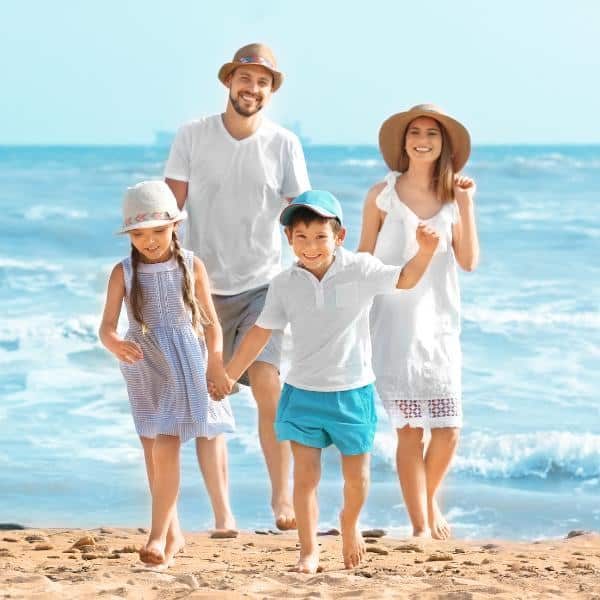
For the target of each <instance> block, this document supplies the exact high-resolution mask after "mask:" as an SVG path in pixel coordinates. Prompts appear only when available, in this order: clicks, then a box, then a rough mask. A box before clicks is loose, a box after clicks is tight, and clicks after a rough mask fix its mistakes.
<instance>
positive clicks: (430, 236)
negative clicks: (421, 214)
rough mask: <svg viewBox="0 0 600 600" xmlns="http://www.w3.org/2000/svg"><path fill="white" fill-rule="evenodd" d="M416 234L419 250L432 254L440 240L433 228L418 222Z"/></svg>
mask: <svg viewBox="0 0 600 600" xmlns="http://www.w3.org/2000/svg"><path fill="white" fill-rule="evenodd" d="M416 236H417V244H419V251H420V252H423V253H424V254H433V253H434V252H435V249H436V248H437V247H438V244H439V242H440V236H439V235H438V233H437V232H436V231H435V229H432V228H431V227H428V226H427V225H425V224H424V223H419V226H418V227H417V234H416Z"/></svg>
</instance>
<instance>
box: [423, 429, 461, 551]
mask: <svg viewBox="0 0 600 600" xmlns="http://www.w3.org/2000/svg"><path fill="white" fill-rule="evenodd" d="M459 431H460V430H459V429H458V428H457V427H440V428H439V429H438V428H436V429H432V430H431V441H430V442H429V446H428V447H427V453H426V454H425V473H426V476H427V513H428V519H429V526H430V527H431V535H432V537H434V538H436V539H438V540H445V539H447V538H449V537H450V527H449V526H448V523H447V522H446V519H445V518H444V515H443V514H442V512H441V510H440V508H439V506H438V503H437V499H436V494H437V491H438V489H439V487H440V485H441V483H442V481H443V479H444V476H445V475H446V473H447V471H448V467H449V466H450V462H451V461H452V458H453V457H454V453H455V452H456V447H457V446H458V439H459Z"/></svg>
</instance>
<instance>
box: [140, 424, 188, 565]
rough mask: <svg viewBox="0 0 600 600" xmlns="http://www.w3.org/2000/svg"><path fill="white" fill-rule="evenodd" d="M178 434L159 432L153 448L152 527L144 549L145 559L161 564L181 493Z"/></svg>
mask: <svg viewBox="0 0 600 600" xmlns="http://www.w3.org/2000/svg"><path fill="white" fill-rule="evenodd" d="M180 447H181V441H180V439H179V438H178V437H176V436H171V435H159V436H157V437H156V440H154V445H153V447H152V463H153V483H152V528H151V530H150V536H149V538H148V543H147V544H146V546H145V547H144V548H142V550H140V558H141V560H142V561H143V562H146V563H153V564H160V563H165V561H166V559H167V553H166V543H167V534H168V531H169V528H170V526H171V522H172V519H173V516H174V514H175V511H176V508H177V496H178V494H179V450H180Z"/></svg>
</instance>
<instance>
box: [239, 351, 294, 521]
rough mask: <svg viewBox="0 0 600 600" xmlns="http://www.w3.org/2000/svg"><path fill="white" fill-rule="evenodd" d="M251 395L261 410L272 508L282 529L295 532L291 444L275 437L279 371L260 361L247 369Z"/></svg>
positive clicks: (260, 436) (261, 443)
mask: <svg viewBox="0 0 600 600" xmlns="http://www.w3.org/2000/svg"><path fill="white" fill-rule="evenodd" d="M248 377H249V379H250V387H251V388H252V395H253V396H254V399H255V401H256V405H257V408H258V435H259V438H260V445H261V447H262V451H263V454H264V455H265V462H266V464H267V470H268V472H269V477H270V479H271V506H272V508H273V514H274V515H275V523H276V525H277V527H278V528H279V529H295V528H296V519H295V517H294V509H293V505H292V499H291V495H290V491H289V481H288V479H289V472H290V458H291V452H290V444H289V442H278V441H277V438H276V436H275V429H274V426H273V424H274V423H275V415H276V413H277V404H278V402H279V397H280V395H281V384H280V381H279V373H278V371H277V369H276V368H275V367H274V366H273V365H271V364H269V363H266V362H262V361H257V362H255V363H254V364H253V365H252V366H250V368H249V369H248Z"/></svg>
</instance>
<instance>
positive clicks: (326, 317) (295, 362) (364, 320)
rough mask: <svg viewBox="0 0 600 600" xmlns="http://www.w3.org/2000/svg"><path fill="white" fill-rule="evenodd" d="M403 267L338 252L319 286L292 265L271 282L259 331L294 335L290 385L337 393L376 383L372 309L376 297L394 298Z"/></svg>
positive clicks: (308, 274)
mask: <svg viewBox="0 0 600 600" xmlns="http://www.w3.org/2000/svg"><path fill="white" fill-rule="evenodd" d="M401 270H402V267H396V266H388V265H384V264H383V263H382V262H381V261H380V260H379V259H378V258H375V257H373V256H371V255H370V254H365V253H359V254H355V253H353V252H349V251H347V250H344V249H343V248H338V249H337V251H336V257H335V260H334V261H333V264H332V265H331V267H329V270H328V271H327V273H325V276H324V277H323V279H322V280H321V281H319V280H318V279H317V278H316V277H315V276H314V275H313V274H312V273H311V272H310V271H307V270H306V269H303V268H302V267H300V266H298V265H297V264H295V265H292V266H291V267H289V268H288V269H286V270H285V271H283V272H282V273H280V274H279V275H277V277H275V279H273V281H272V282H271V285H270V286H269V291H268V293H267V299H266V301H265V306H264V308H263V311H262V313H261V315H260V317H259V318H258V320H257V321H256V325H258V326H259V327H262V328H264V329H283V328H284V327H285V326H286V325H287V324H288V323H290V326H291V332H292V360H291V368H290V371H289V374H288V376H287V379H286V382H287V383H288V384H290V385H293V386H295V387H298V388H302V389H305V390H315V391H322V392H334V391H340V390H350V389H354V388H358V387H362V386H363V385H367V384H369V383H373V381H374V380H375V376H374V374H373V369H372V367H371V340H370V335H369V309H370V308H371V304H372V302H373V298H374V296H375V295H377V294H385V293H391V292H394V291H395V290H396V283H397V282H398V277H399V276H400V271H401Z"/></svg>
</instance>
